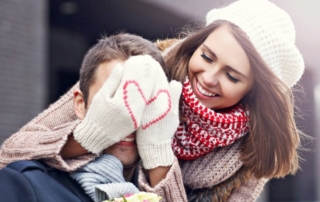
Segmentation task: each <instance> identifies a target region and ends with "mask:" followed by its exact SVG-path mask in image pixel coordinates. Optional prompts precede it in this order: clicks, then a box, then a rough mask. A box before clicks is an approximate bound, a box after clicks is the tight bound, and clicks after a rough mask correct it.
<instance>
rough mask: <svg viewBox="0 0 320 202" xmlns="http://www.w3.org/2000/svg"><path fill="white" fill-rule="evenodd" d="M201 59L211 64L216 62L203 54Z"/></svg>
mask: <svg viewBox="0 0 320 202" xmlns="http://www.w3.org/2000/svg"><path fill="white" fill-rule="evenodd" d="M201 57H202V58H203V59H204V60H205V61H207V62H209V63H211V62H214V60H213V59H211V58H210V57H209V56H207V55H206V54H205V53H202V54H201Z"/></svg>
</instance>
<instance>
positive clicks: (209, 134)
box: [172, 79, 249, 160]
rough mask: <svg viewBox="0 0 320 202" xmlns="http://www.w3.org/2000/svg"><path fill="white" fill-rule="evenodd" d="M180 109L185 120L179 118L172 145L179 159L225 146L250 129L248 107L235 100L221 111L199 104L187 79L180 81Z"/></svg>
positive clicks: (202, 154)
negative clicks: (229, 106) (234, 103)
mask: <svg viewBox="0 0 320 202" xmlns="http://www.w3.org/2000/svg"><path fill="white" fill-rule="evenodd" d="M180 102H181V103H180V110H182V114H183V115H184V116H185V117H186V118H187V121H184V122H180V124H179V127H178V129H177V131H176V133H175V135H174V139H173V142H172V148H173V151H174V153H175V155H176V156H177V157H178V158H179V159H185V160H193V159H196V158H199V157H201V156H204V155H205V154H207V153H209V152H211V151H212V150H213V149H214V148H216V147H224V146H228V145H230V144H232V143H233V142H234V141H236V140H237V139H239V138H240V137H242V136H244V135H245V134H247V133H248V132H249V117H248V114H249V113H248V111H247V112H246V110H245V109H244V107H243V106H242V105H241V104H238V105H236V106H234V107H231V108H230V109H227V110H224V111H223V112H215V111H213V110H211V109H209V108H207V107H205V106H204V105H202V104H201V103H200V102H199V101H198V99H197V98H196V96H195V94H194V93H193V90H192V87H191V84H190V82H189V80H188V79H186V81H185V82H184V84H183V89H182V96H181V101H180Z"/></svg>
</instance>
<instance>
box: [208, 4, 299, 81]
mask: <svg viewBox="0 0 320 202" xmlns="http://www.w3.org/2000/svg"><path fill="white" fill-rule="evenodd" d="M217 20H226V21H229V22H231V23H233V24H235V25H236V26H238V27H239V28H241V29H242V30H243V31H244V32H245V33H246V34H247V36H248V38H249V40H250V41H251V43H252V44H253V46H254V47H255V48H256V50H257V52H258V53H259V54H260V56H261V57H262V59H263V60H264V61H265V62H266V64H267V65H268V66H269V67H270V68H271V70H272V71H273V72H274V73H275V75H277V76H278V77H279V78H280V79H281V80H282V81H283V82H284V83H285V84H286V85H287V86H288V87H292V86H294V85H295V84H296V83H297V82H298V80H299V79H300V78H301V76H302V74H303V71H304V61H303V58H302V56H301V54H300V52H299V50H298V49H297V48H296V46H295V38H296V36H295V29H294V25H293V22H292V20H291V18H290V16H289V15H288V14H287V13H286V12H285V11H284V10H282V9H280V8H279V7H277V6H276V5H275V4H274V3H272V2H270V1H268V0H238V1H236V2H234V3H232V4H230V5H229V6H226V7H224V8H218V9H212V10H211V11H209V12H208V14H207V17H206V21H207V25H209V24H210V23H212V22H214V21H217Z"/></svg>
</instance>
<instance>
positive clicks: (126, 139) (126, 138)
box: [121, 137, 136, 142]
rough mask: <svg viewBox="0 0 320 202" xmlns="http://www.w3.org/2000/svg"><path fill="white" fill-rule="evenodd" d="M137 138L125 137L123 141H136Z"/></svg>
mask: <svg viewBox="0 0 320 202" xmlns="http://www.w3.org/2000/svg"><path fill="white" fill-rule="evenodd" d="M135 139H136V138H130V137H125V138H124V139H122V140H121V142H134V141H135Z"/></svg>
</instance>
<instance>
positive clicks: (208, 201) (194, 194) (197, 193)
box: [186, 166, 251, 202]
mask: <svg viewBox="0 0 320 202" xmlns="http://www.w3.org/2000/svg"><path fill="white" fill-rule="evenodd" d="M250 177H251V172H250V171H249V170H248V169H247V168H246V167H245V166H242V167H241V168H240V169H239V170H238V171H237V172H236V173H235V174H234V175H233V176H232V177H230V178H229V179H227V180H226V181H224V182H221V183H220V184H218V185H215V186H213V187H210V188H202V189H194V190H192V189H190V188H188V187H186V192H187V197H188V201H189V202H227V201H228V199H229V198H230V197H231V194H232V193H233V192H234V191H236V190H237V189H239V188H240V187H241V185H242V184H243V183H244V182H246V181H248V180H249V179H250Z"/></svg>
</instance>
